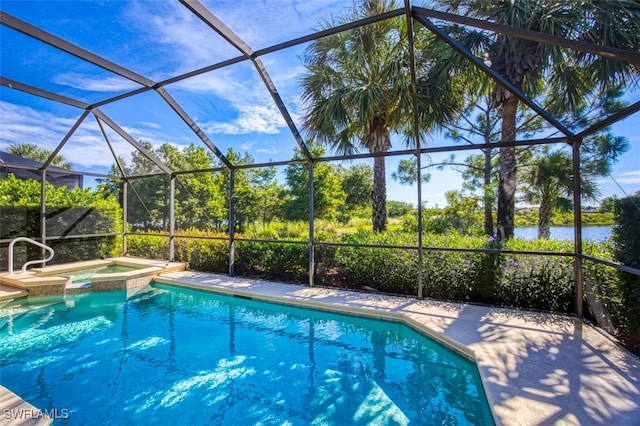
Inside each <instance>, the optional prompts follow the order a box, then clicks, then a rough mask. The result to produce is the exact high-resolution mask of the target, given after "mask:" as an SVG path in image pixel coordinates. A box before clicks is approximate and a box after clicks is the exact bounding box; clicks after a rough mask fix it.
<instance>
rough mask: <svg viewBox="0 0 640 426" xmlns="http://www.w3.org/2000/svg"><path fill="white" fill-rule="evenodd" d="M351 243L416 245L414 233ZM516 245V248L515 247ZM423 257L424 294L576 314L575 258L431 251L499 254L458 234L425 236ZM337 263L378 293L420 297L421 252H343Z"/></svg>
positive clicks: (483, 241) (358, 237) (534, 246)
mask: <svg viewBox="0 0 640 426" xmlns="http://www.w3.org/2000/svg"><path fill="white" fill-rule="evenodd" d="M343 241H344V242H346V243H354V244H381V245H382V244H384V245H397V246H416V245H417V241H416V235H415V234H412V233H378V234H373V233H358V234H354V235H349V236H346V237H344V238H343ZM526 244H527V242H525V241H521V240H513V242H511V241H510V242H509V244H508V245H507V246H505V247H504V248H505V249H512V250H513V249H519V250H525V249H527V250H540V249H541V248H546V249H547V250H549V249H554V250H555V251H568V250H569V251H570V249H571V245H570V244H564V243H556V242H543V243H535V242H531V245H530V246H529V247H525V245H526ZM511 245H513V247H512V246H511ZM423 246H424V247H425V248H426V249H425V250H424V251H423V255H422V266H423V295H424V296H425V297H433V298H438V299H447V300H458V301H475V302H483V303H491V304H498V305H506V306H522V307H527V308H538V309H547V310H554V311H565V312H567V311H571V309H572V307H573V300H574V299H573V294H574V293H573V261H572V258H571V257H562V256H538V255H524V254H523V255H508V254H496V253H493V252H465V251H462V250H445V251H442V250H432V249H435V248H461V247H464V248H475V249H481V248H484V249H488V250H493V249H499V248H501V247H502V244H501V243H500V242H498V241H495V240H493V239H492V238H490V239H487V238H486V237H474V236H465V235H460V234H457V233H449V234H443V235H434V234H426V235H425V236H424V239H423ZM336 262H337V264H338V265H339V267H340V270H341V273H342V274H343V275H344V277H345V279H346V280H347V281H348V282H350V283H353V284H356V285H359V286H363V287H370V288H373V289H376V290H378V291H384V292H391V293H400V294H409V295H416V294H417V285H418V252H417V249H415V248H410V249H399V248H388V249H387V248H382V249H375V248H362V247H339V248H338V249H337V250H336Z"/></svg>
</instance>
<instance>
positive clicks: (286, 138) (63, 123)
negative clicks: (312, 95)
mask: <svg viewBox="0 0 640 426" xmlns="http://www.w3.org/2000/svg"><path fill="white" fill-rule="evenodd" d="M202 3H203V4H204V5H205V6H207V7H208V8H209V9H210V10H211V11H212V12H213V13H214V14H215V15H216V16H217V17H218V18H219V19H221V20H222V21H223V22H224V23H225V24H226V25H227V26H228V27H230V28H231V29H232V30H233V31H234V32H235V33H236V34H237V35H238V36H240V38H242V39H243V40H244V41H245V42H246V43H247V44H249V45H250V46H251V47H252V48H253V49H254V50H258V49H260V48H264V47H268V46H271V45H274V44H277V43H280V42H283V41H286V40H288V39H292V38H295V37H299V36H303V35H307V34H310V33H312V32H313V31H314V30H317V29H318V28H319V22H321V21H322V20H330V19H331V16H332V15H333V16H336V17H337V16H341V15H342V14H343V12H344V10H345V9H347V8H349V7H350V6H351V5H352V4H353V3H352V1H350V0H348V1H332V0H314V1H308V0H288V1H285V0H281V1H279V0H275V1H274V0H270V1H267V0H262V1H257V0H249V1H243V2H237V1H231V0H226V1H220V0H218V1H212V0H203V1H202ZM0 6H1V8H2V10H3V11H4V12H7V13H9V14H11V15H13V16H15V17H17V18H19V19H21V20H24V21H27V22H29V23H30V24H33V25H36V26H38V27H40V28H42V29H44V30H45V31H48V32H50V33H52V34H54V35H56V36H58V37H61V38H63V39H65V40H68V41H70V42H71V43H74V44H76V45H78V46H80V47H82V48H84V49H86V50H88V51H90V52H93V53H95V54H97V55H100V56H102V57H104V58H106V59H108V60H110V61H112V62H115V63H116V64H119V65H122V66H124V67H127V68H129V69H130V70H132V71H134V72H136V73H139V74H141V75H143V76H145V77H147V78H150V79H152V80H154V81H162V80H164V79H167V78H170V77H173V76H176V75H180V74H182V73H185V72H187V71H190V70H193V69H197V68H200V67H203V66H206V65H210V64H213V63H217V62H220V61H223V60H226V59H230V58H234V57H236V56H239V52H237V51H236V50H235V49H234V48H233V47H231V46H230V45H229V44H228V43H226V42H225V41H224V40H222V38H221V37H220V36H218V35H217V34H216V33H215V32H213V31H212V30H211V29H210V28H209V27H207V26H206V25H205V24H203V23H202V22H201V21H200V20H199V19H198V18H196V17H195V16H194V15H192V14H191V13H190V12H189V11H188V10H187V9H186V8H185V7H184V6H182V5H181V4H180V3H178V2H177V1H164V0H163V1H109V0H100V1H35V2H34V1H22V0H20V1H6V0H2V2H1V3H0ZM0 31H1V32H0V43H1V46H2V49H1V57H0V60H1V62H0V69H1V75H2V76H3V77H5V78H10V79H13V80H17V81H19V82H21V83H26V84H29V85H32V86H35V87H38V88H41V89H45V90H49V91H52V92H55V93H58V94H61V95H64V96H68V97H71V98H74V99H78V100H80V101H83V102H87V103H93V102H97V101H100V100H102V99H107V98H110V97H113V96H116V95H118V94H121V93H124V92H127V91H130V90H133V89H136V88H139V87H140V86H139V85H138V84H137V83H134V82H131V81H129V80H127V79H125V78H122V77H120V76H118V75H115V74H113V73H110V72H108V71H105V70H103V69H101V68H99V67H97V66H94V65H91V64H87V63H85V62H83V61H81V60H79V59H77V58H75V57H73V56H71V55H68V54H66V53H64V52H61V51H58V50H56V49H54V48H52V47H50V46H48V45H45V44H43V43H40V42H38V41H36V40H33V39H30V38H29V37H27V36H25V35H22V34H20V33H18V32H16V31H13V30H11V29H9V28H7V27H4V26H3V27H2V28H1V29H0ZM305 47H306V46H305V45H301V46H296V47H293V48H289V49H286V50H284V51H279V52H276V53H272V54H268V55H265V56H262V57H261V60H262V61H263V62H264V65H265V67H266V69H267V71H268V73H269V75H270V77H271V79H272V80H273V82H274V84H275V86H276V88H277V90H278V93H279V95H280V96H281V97H282V99H283V101H284V103H285V105H286V106H287V108H288V110H289V112H290V114H291V116H292V117H293V119H294V121H295V122H296V123H297V124H298V125H299V124H300V122H301V116H302V110H301V103H300V99H299V93H300V84H299V81H300V77H301V75H302V74H303V73H304V67H303V62H302V59H301V55H302V54H303V52H304V48H305ZM166 90H167V91H168V92H169V94H170V95H171V96H172V97H173V98H174V99H176V100H177V101H178V102H179V103H180V104H181V106H182V107H183V108H184V110H185V111H186V112H187V113H188V114H189V115H190V116H191V118H193V119H194V120H195V121H196V123H197V124H198V125H199V127H200V128H201V129H202V130H203V131H204V132H205V133H206V134H207V136H208V137H209V138H210V139H211V141H213V143H214V144H216V146H218V148H220V150H221V151H223V152H225V151H226V150H227V148H229V147H233V148H234V149H235V150H237V151H247V152H249V153H250V154H251V155H252V156H253V157H254V158H255V161H256V162H267V161H270V160H273V161H278V160H287V159H290V158H291V157H292V154H293V149H294V147H295V146H296V143H295V140H294V138H293V136H292V135H291V133H290V132H289V129H288V128H287V126H286V124H285V122H284V120H283V118H282V117H281V115H280V113H279V112H278V109H277V108H276V106H275V104H274V102H273V101H272V99H271V97H270V95H269V93H268V92H267V90H266V89H265V88H264V84H263V82H262V80H261V78H260V76H259V74H258V73H257V72H256V71H255V69H254V68H253V66H252V64H251V63H249V62H248V61H245V62H241V63H239V64H236V65H233V66H229V67H225V68H223V69H220V70H216V71H212V72H209V73H206V74H202V75H200V76H197V77H194V78H191V79H187V80H183V81H181V82H178V83H175V84H171V85H168V86H166ZM628 99H629V100H630V101H637V100H639V99H640V96H639V94H638V91H637V90H636V92H635V93H633V94H630V95H629V97H628ZM101 110H102V111H103V112H104V113H105V114H106V115H107V116H109V117H110V118H111V119H113V120H114V121H115V122H116V123H118V124H119V125H120V126H121V127H122V128H123V129H125V130H126V131H127V132H128V133H129V134H130V135H131V136H132V137H134V138H135V139H136V140H140V139H144V140H147V141H150V142H152V143H153V144H156V145H159V144H162V143H165V142H168V143H171V144H175V145H177V146H182V145H186V144H189V143H192V142H193V143H195V144H196V145H201V142H200V141H199V139H198V138H197V137H196V136H195V134H193V132H192V131H191V130H190V129H189V128H188V127H187V126H186V124H184V122H182V120H181V119H180V118H179V117H178V116H177V115H176V114H174V112H173V111H172V110H171V108H170V107H169V106H168V105H167V104H166V103H165V102H164V101H163V100H162V99H161V97H160V96H159V95H158V94H157V93H155V92H153V91H148V92H146V93H143V94H141V95H137V96H134V97H130V98H127V99H125V100H121V101H119V102H116V103H113V104H109V105H105V106H103V107H101ZM81 113H82V111H81V110H79V109H76V108H73V107H69V106H65V105H61V104H58V103H55V102H52V101H49V100H46V99H41V98H37V97H34V96H31V95H27V94H24V93H21V92H18V91H15V90H12V89H9V88H6V87H0V125H1V128H0V149H4V148H6V146H7V145H9V144H12V143H21V142H30V143H37V144H39V145H40V146H42V147H44V148H47V149H53V148H55V147H56V146H57V144H58V143H59V142H60V141H61V140H62V138H63V137H64V136H65V134H66V133H67V132H68V131H69V129H70V128H71V126H72V125H73V124H74V123H75V122H76V120H77V119H78V118H79V117H80V115H81ZM637 121H638V114H636V115H635V116H632V117H630V118H628V119H626V120H625V121H624V122H622V123H620V124H618V125H616V126H615V127H614V131H615V132H616V134H620V135H623V136H626V137H627V138H628V139H629V141H630V144H631V147H632V148H631V150H630V151H629V152H628V153H627V154H625V155H624V157H623V158H622V160H621V161H620V162H619V163H618V164H617V165H616V166H615V168H614V172H613V173H612V176H613V177H614V178H615V179H616V181H617V182H618V183H619V184H621V185H622V187H623V189H624V191H626V192H627V193H633V192H635V191H638V190H639V189H640V166H639V165H638V162H637V158H640V137H639V136H638V134H637V131H636V129H635V127H636V122H637ZM107 135H108V137H109V140H110V141H111V142H112V143H113V145H114V148H115V150H116V152H117V153H118V154H119V155H122V156H124V157H125V158H126V157H128V153H129V152H131V147H130V146H129V144H128V143H127V142H126V141H124V140H123V139H122V138H121V137H120V136H118V135H117V134H115V133H114V132H113V131H111V130H107ZM428 143H429V145H430V146H434V145H445V144H447V145H448V144H451V142H450V141H447V140H445V139H444V138H443V137H442V136H441V135H434V136H433V137H432V138H431V139H430V140H429V142H428ZM394 149H404V147H403V146H402V144H401V143H400V142H398V141H396V142H395V143H394ZM61 154H62V155H64V156H65V158H66V159H67V160H69V161H71V162H72V163H73V166H74V168H75V169H76V170H80V171H87V172H95V173H106V171H107V170H108V168H109V166H110V165H111V164H112V163H113V159H112V157H111V155H110V153H109V150H108V148H107V145H106V144H105V142H104V139H103V137H102V135H101V133H100V130H99V128H98V126H97V123H96V121H95V119H94V118H93V117H92V116H91V115H90V116H89V117H88V118H87V119H86V120H85V122H84V123H83V124H82V125H81V126H80V127H79V129H78V130H77V131H76V132H75V134H74V135H73V136H72V137H71V138H70V140H69V141H68V142H67V144H66V145H65V147H64V148H63V149H62V151H61ZM464 155H465V154H459V155H458V158H460V159H462V158H463V157H464ZM433 159H434V161H438V157H437V156H434V157H433ZM399 160H400V158H399V157H392V158H389V159H388V161H387V173H388V175H389V177H388V192H389V194H388V197H389V199H392V200H401V201H408V202H412V203H415V202H416V200H417V195H416V191H415V188H410V187H402V186H400V185H399V184H397V183H396V182H394V181H393V180H392V179H391V178H390V174H391V172H392V171H393V170H394V169H395V168H396V166H397V162H398V161H399ZM367 163H369V164H371V162H370V161H369V162H367ZM282 169H283V168H280V170H282ZM432 175H433V177H432V180H431V182H430V183H429V184H427V185H425V186H424V188H423V200H425V201H427V203H428V205H431V206H433V205H436V204H437V205H440V206H442V205H444V204H445V202H444V196H443V194H444V192H445V191H446V190H449V189H459V187H460V185H461V179H460V177H459V175H458V174H457V173H455V172H453V171H451V170H447V171H442V172H439V171H433V172H432ZM601 188H602V190H603V193H604V194H605V195H607V194H616V195H618V196H621V195H623V194H622V192H621V191H620V189H619V188H618V187H617V186H616V185H615V184H614V183H613V181H612V180H611V179H603V181H602V183H601Z"/></svg>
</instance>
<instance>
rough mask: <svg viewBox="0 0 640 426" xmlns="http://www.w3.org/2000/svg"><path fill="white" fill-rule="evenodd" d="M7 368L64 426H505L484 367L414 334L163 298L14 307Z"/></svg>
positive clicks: (319, 315) (360, 321) (8, 382)
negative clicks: (493, 406)
mask: <svg viewBox="0 0 640 426" xmlns="http://www.w3.org/2000/svg"><path fill="white" fill-rule="evenodd" d="M0 366H1V371H0V383H1V384H2V385H3V386H5V387H7V388H9V389H10V390H12V391H13V392H15V393H16V394H18V395H20V396H21V397H22V398H23V399H25V400H27V401H28V402H30V403H31V404H33V405H34V406H35V407H37V408H39V409H41V410H47V411H49V412H53V413H55V414H58V419H56V420H55V423H58V424H78V425H89V424H96V425H104V424H176V425H177V424H216V425H234V426H240V425H249V424H261V425H268V424H278V425H281V424H291V425H312V424H318V425H320V424H335V425H347V424H358V425H370V424H409V423H410V424H425V425H434V424H438V425H493V424H494V423H493V420H492V418H491V415H490V410H489V408H488V405H487V402H486V398H485V395H484V393H483V390H482V385H481V383H480V379H479V375H478V371H477V367H476V366H475V364H474V363H472V362H470V361H469V360H467V359H465V358H463V357H461V356H459V355H458V354H456V353H454V352H452V351H450V350H448V349H446V348H445V347H443V346H441V345H438V344H436V343H435V342H433V341H431V340H430V339H427V338H426V337H424V336H423V335H422V334H420V333H417V332H415V331H414V330H412V329H410V328H409V327H407V326H404V325H402V324H398V323H392V322H386V321H379V320H372V319H366V318H358V317H351V316H345V315H337V314H330V313H326V312H319V311H313V310H306V309H298V308H293V307H287V306H284V305H278V304H269V303H263V302H257V301H253V300H246V299H241V298H236V297H229V296H220V295H215V294H212V293H208V292H200V291H196V290H188V289H181V288H175V287H170V286H164V285H153V286H151V287H148V288H146V289H145V290H144V291H142V292H140V293H138V294H136V295H134V296H131V297H129V298H128V299H127V297H126V294H125V292H120V291H118V292H105V293H90V294H86V295H76V296H71V297H70V296H65V297H48V298H37V299H29V300H28V301H24V302H14V303H12V304H10V305H7V306H4V307H3V308H0ZM52 410H57V411H52Z"/></svg>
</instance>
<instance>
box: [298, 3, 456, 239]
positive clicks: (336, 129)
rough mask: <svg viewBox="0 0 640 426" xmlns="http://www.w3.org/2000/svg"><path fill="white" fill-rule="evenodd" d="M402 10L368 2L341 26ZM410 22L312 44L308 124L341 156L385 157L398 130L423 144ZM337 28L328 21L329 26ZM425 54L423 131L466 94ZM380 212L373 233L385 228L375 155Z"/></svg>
mask: <svg viewBox="0 0 640 426" xmlns="http://www.w3.org/2000/svg"><path fill="white" fill-rule="evenodd" d="M396 8H397V5H396V3H395V2H394V1H393V0H388V1H387V0H364V1H362V3H360V4H359V6H358V7H357V8H354V9H353V10H352V11H351V12H350V13H349V14H347V16H346V17H345V18H343V19H342V20H340V21H339V22H338V24H343V23H347V22H352V21H354V20H357V19H362V18H365V17H369V16H375V15H378V14H380V13H383V12H386V11H390V10H394V9H396ZM404 22H405V21H404V20H403V19H402V18H398V19H387V20H383V21H378V22H375V23H373V24H369V25H365V26H361V27H358V28H356V29H353V30H349V31H346V32H341V33H337V34H333V35H330V36H327V37H323V38H321V39H318V40H316V41H315V42H313V43H312V44H311V45H310V46H309V47H308V49H307V51H306V55H305V58H306V61H307V64H306V67H307V70H308V73H307V74H306V75H305V76H304V77H303V80H302V86H303V93H302V99H303V102H304V103H305V105H306V110H305V115H304V125H303V127H304V130H305V131H306V132H307V133H308V134H309V136H310V137H311V139H315V140H317V141H319V142H322V143H325V144H328V145H330V146H332V147H333V148H334V149H335V150H336V151H337V152H338V153H340V154H353V153H356V152H358V150H359V149H360V148H365V149H367V150H368V151H369V152H371V153H374V154H381V153H384V152H386V151H388V150H389V149H390V148H391V132H396V133H400V132H404V133H405V134H406V135H408V137H407V138H406V139H405V141H406V142H407V143H408V144H415V137H412V136H411V126H410V125H409V123H412V118H411V117H412V115H411V111H412V108H413V104H412V99H413V98H412V89H411V79H410V75H409V69H408V66H409V52H408V49H407V48H406V41H407V29H406V26H405V24H404ZM332 24H333V23H329V22H325V23H324V24H323V27H325V28H329V27H332V26H334V25H332ZM426 42H427V41H425V40H423V41H422V42H421V43H422V44H424V43H426ZM420 51H421V52H422V53H423V54H422V55H416V61H417V65H416V77H417V80H418V81H417V83H418V99H417V100H418V116H419V119H420V126H421V129H422V130H423V131H428V130H430V129H431V128H432V127H433V125H434V124H436V123H438V122H442V121H443V120H446V119H447V118H449V117H451V116H452V115H453V114H454V112H455V110H456V109H457V105H458V104H459V99H460V97H456V96H453V95H451V90H453V89H451V87H452V86H451V85H450V84H449V83H448V81H447V80H448V77H449V76H447V75H446V73H442V72H435V71H434V63H435V61H434V58H433V56H430V57H429V55H427V54H426V52H427V51H426V50H420ZM436 77H437V78H436ZM372 210H373V212H372V213H373V215H372V221H373V230H374V231H376V232H377V231H384V230H385V229H386V214H387V213H386V171H385V158H384V156H376V157H374V169H373V193H372Z"/></svg>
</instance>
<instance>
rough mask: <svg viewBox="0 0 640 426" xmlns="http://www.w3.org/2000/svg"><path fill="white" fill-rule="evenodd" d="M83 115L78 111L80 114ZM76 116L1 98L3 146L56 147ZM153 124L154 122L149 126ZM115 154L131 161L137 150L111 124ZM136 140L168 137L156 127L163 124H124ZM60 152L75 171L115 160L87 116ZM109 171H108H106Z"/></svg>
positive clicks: (159, 141) (156, 143) (0, 138)
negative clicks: (131, 155)
mask: <svg viewBox="0 0 640 426" xmlns="http://www.w3.org/2000/svg"><path fill="white" fill-rule="evenodd" d="M79 117H80V114H78V117H77V118H79ZM77 118H67V117H61V116H58V115H55V114H53V113H51V112H46V111H38V110H35V109H33V108H30V107H27V106H23V105H16V104H11V103H9V102H6V101H0V126H1V128H2V132H0V147H1V148H2V149H6V147H8V146H9V145H12V144H21V143H35V144H37V145H38V146H39V147H41V148H43V149H47V150H54V149H56V148H57V146H58V145H59V144H60V143H61V141H62V140H63V139H64V137H65V135H66V134H67V133H68V132H69V130H70V129H71V127H72V126H73V125H74V124H75V122H76V121H77ZM150 124H151V125H150ZM104 128H105V131H106V132H107V135H108V137H109V141H110V142H111V144H112V146H113V148H114V151H115V152H116V155H119V156H122V157H124V158H125V160H127V161H129V159H130V154H131V152H133V151H134V150H135V148H133V147H132V146H131V145H130V144H129V143H128V142H127V141H125V140H124V139H122V138H121V137H120V136H119V135H117V134H116V133H115V132H114V131H113V130H111V129H110V128H109V127H108V126H106V125H105V126H104ZM122 128H123V130H125V131H126V132H127V133H128V134H129V135H131V136H132V137H133V138H134V139H135V140H140V139H144V140H147V141H150V142H151V143H152V144H153V145H154V146H159V145H160V144H162V143H163V142H165V141H167V140H169V138H167V137H166V136H164V135H163V134H161V133H158V132H157V131H156V130H157V129H159V128H160V126H158V125H155V124H153V123H143V126H141V127H140V128H136V127H124V126H123V127H122ZM60 155H62V156H64V157H65V158H66V159H67V161H70V162H71V163H72V165H73V167H72V168H73V169H75V170H87V169H89V168H94V167H103V168H108V167H110V166H111V165H112V164H113V163H114V158H113V156H112V155H111V151H110V150H109V147H108V145H107V143H106V142H105V140H104V138H103V136H102V133H101V132H100V129H99V127H98V124H97V123H96V121H95V120H94V119H93V118H92V117H91V116H89V117H87V118H86V119H85V120H84V122H83V123H82V125H81V126H80V127H79V128H78V129H77V130H76V131H75V133H74V134H73V135H72V136H71V137H70V138H69V140H68V141H67V143H66V144H65V145H64V146H63V147H62V149H61V150H60ZM104 172H105V173H106V170H104Z"/></svg>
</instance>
